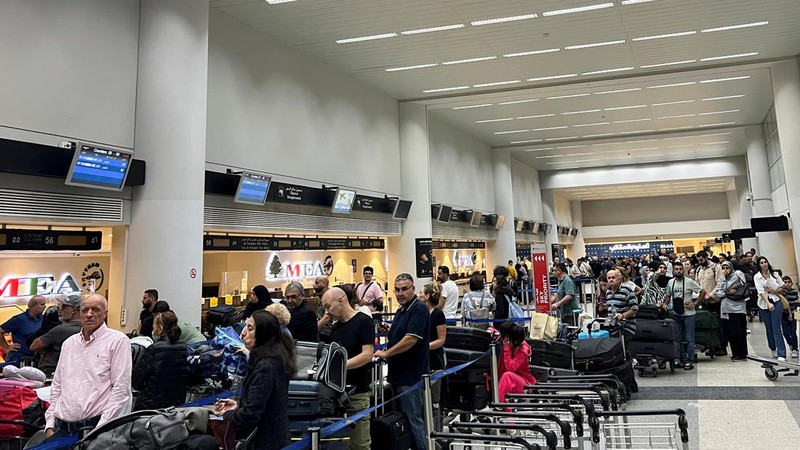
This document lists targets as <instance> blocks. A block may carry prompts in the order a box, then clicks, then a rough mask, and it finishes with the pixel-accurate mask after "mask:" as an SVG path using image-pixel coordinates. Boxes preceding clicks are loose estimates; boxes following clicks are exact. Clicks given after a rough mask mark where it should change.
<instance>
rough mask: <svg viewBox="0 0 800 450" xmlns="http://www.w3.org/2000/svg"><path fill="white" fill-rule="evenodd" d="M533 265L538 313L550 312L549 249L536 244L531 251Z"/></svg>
mask: <svg viewBox="0 0 800 450" xmlns="http://www.w3.org/2000/svg"><path fill="white" fill-rule="evenodd" d="M531 262H532V263H533V275H532V279H533V296H534V298H535V299H536V312H540V313H549V312H550V279H549V275H548V273H547V249H546V248H545V246H544V245H540V244H535V245H533V248H532V251H531Z"/></svg>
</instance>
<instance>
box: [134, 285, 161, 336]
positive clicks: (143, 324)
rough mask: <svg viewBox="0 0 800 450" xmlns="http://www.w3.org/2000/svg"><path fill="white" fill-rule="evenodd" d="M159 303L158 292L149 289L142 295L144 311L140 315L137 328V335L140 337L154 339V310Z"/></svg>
mask: <svg viewBox="0 0 800 450" xmlns="http://www.w3.org/2000/svg"><path fill="white" fill-rule="evenodd" d="M157 302H158V291H157V290H155V289H148V290H146V291H144V294H143V295H142V311H141V312H140V313H139V324H138V325H137V326H136V334H137V335H139V336H147V337H152V336H151V335H152V334H153V319H154V314H153V309H155V307H156V303H157Z"/></svg>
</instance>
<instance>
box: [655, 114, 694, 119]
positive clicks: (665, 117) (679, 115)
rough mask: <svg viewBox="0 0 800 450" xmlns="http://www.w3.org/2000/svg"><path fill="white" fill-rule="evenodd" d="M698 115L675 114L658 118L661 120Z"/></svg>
mask: <svg viewBox="0 0 800 450" xmlns="http://www.w3.org/2000/svg"><path fill="white" fill-rule="evenodd" d="M696 115H697V114H677V115H674V116H663V117H656V119H659V120H661V119H683V118H685V117H694V116H696Z"/></svg>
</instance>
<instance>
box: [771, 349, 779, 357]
mask: <svg viewBox="0 0 800 450" xmlns="http://www.w3.org/2000/svg"><path fill="white" fill-rule="evenodd" d="M772 357H773V358H777V357H778V352H776V351H775V350H772Z"/></svg>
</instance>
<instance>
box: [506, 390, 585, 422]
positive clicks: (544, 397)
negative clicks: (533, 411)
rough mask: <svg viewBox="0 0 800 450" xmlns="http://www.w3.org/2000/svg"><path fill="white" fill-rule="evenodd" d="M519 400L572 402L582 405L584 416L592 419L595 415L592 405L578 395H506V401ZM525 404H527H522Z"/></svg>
mask: <svg viewBox="0 0 800 450" xmlns="http://www.w3.org/2000/svg"><path fill="white" fill-rule="evenodd" d="M509 398H511V399H520V400H545V401H554V400H571V401H573V402H578V403H580V404H581V405H583V408H584V409H585V410H586V415H587V416H588V417H592V416H594V415H595V407H594V403H592V401H591V400H589V399H587V398H584V397H581V396H580V395H569V394H506V399H509ZM523 403H527V402H523Z"/></svg>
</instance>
